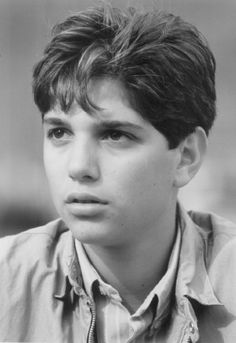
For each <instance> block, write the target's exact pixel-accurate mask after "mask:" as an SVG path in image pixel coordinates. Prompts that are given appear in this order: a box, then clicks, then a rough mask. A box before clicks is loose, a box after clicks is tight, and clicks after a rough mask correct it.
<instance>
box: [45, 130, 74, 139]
mask: <svg viewBox="0 0 236 343" xmlns="http://www.w3.org/2000/svg"><path fill="white" fill-rule="evenodd" d="M58 131H61V133H62V134H65V133H68V134H70V133H69V131H68V130H66V129H64V128H63V127H56V128H53V129H49V130H48V132H47V137H48V138H49V139H53V138H54V139H58V140H59V139H60V138H56V137H55V134H56V133H57V132H58Z"/></svg>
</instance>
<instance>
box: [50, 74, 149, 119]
mask: <svg viewBox="0 0 236 343" xmlns="http://www.w3.org/2000/svg"><path fill="white" fill-rule="evenodd" d="M88 97H89V99H90V100H91V102H92V103H94V104H95V105H96V106H97V107H98V109H96V110H94V111H92V113H89V116H90V117H91V120H93V121H101V120H102V121H103V120H119V121H130V122H133V123H136V124H138V125H140V126H146V125H150V124H149V122H148V121H146V120H145V119H143V118H142V116H141V115H140V114H139V113H138V112H137V111H136V110H135V109H133V108H132V106H131V104H130V101H129V98H128V94H127V91H126V89H125V87H124V86H123V84H122V82H120V81H119V80H117V79H113V78H96V79H93V80H91V81H90V83H89V85H88ZM84 112H85V111H84V110H83V109H82V108H81V107H80V106H79V105H78V104H77V103H75V102H74V103H73V104H72V106H71V108H70V109H69V111H68V113H64V112H63V110H62V109H61V108H60V106H59V105H58V104H56V106H55V107H54V108H53V109H52V110H50V111H49V112H47V113H46V114H45V116H44V117H45V118H47V117H50V116H60V117H62V116H66V117H67V119H68V120H69V119H70V118H73V117H74V116H75V115H76V114H79V113H84ZM87 114H88V113H87Z"/></svg>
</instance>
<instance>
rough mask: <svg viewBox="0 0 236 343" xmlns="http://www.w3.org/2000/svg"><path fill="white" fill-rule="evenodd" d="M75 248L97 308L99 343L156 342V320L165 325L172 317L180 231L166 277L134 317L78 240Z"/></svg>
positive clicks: (85, 283)
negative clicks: (154, 327)
mask: <svg viewBox="0 0 236 343" xmlns="http://www.w3.org/2000/svg"><path fill="white" fill-rule="evenodd" d="M75 245H76V251H77V254H78V259H79V261H80V267H81V273H82V278H83V282H84V287H85V290H86V292H87V294H88V295H89V296H90V297H91V298H93V301H95V304H96V317H97V325H96V331H97V340H98V342H102V343H112V342H115V343H119V342H137V343H139V342H142V343H145V342H149V343H152V342H156V337H155V336H156V335H155V334H154V331H153V330H150V328H151V325H152V323H153V319H154V317H156V318H157V319H158V320H159V323H160V325H161V323H162V321H163V320H164V319H165V318H166V317H167V316H168V314H169V307H170V301H171V299H172V295H173V291H174V283H175V279H176V271H177V266H178V259H179V251H180V246H181V229H180V227H178V229H177V235H176V239H175V243H174V246H173V249H172V253H171V256H170V259H169V263H168V268H167V271H166V273H165V275H164V276H163V277H162V279H161V280H160V281H159V282H158V284H157V285H156V286H155V287H154V289H153V290H152V291H151V292H150V293H149V294H148V296H147V297H146V299H145V300H144V302H143V303H142V304H141V305H140V307H139V308H138V309H137V310H136V312H135V313H134V314H132V315H131V314H130V312H129V310H128V309H127V308H126V307H125V306H124V305H123V304H122V299H121V297H120V294H119V293H118V291H117V290H116V289H115V288H113V287H112V286H110V285H109V284H107V283H106V282H104V281H103V280H102V278H101V277H100V275H99V274H98V272H97V271H96V270H95V268H94V267H93V266H92V265H91V263H90V261H89V259H88V257H87V254H86V252H85V250H84V248H83V246H82V244H81V243H80V242H79V241H78V240H76V244H75ZM96 284H97V285H98V286H97V292H95V295H94V294H93V288H94V287H93V286H94V285H96ZM152 305H155V307H156V308H153V306H152ZM111 318H112V320H111Z"/></svg>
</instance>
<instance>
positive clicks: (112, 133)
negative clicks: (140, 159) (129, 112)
mask: <svg viewBox="0 0 236 343" xmlns="http://www.w3.org/2000/svg"><path fill="white" fill-rule="evenodd" d="M102 138H103V139H104V140H110V141H115V142H117V141H121V140H124V139H128V138H129V135H128V133H125V132H123V131H121V130H107V131H106V132H104V133H103V135H102ZM130 138H131V137H130Z"/></svg>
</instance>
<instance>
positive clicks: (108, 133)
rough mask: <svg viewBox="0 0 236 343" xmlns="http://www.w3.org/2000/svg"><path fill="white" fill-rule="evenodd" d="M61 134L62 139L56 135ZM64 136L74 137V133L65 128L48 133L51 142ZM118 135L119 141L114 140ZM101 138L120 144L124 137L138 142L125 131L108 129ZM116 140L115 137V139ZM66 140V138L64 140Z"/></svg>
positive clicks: (51, 130) (58, 128)
mask: <svg viewBox="0 0 236 343" xmlns="http://www.w3.org/2000/svg"><path fill="white" fill-rule="evenodd" d="M58 132H60V133H61V137H56V136H55V135H56V133H58ZM64 134H67V135H69V136H71V135H72V133H71V132H70V131H68V130H67V129H65V128H63V127H56V128H52V129H49V130H48V132H47V137H48V138H49V139H51V140H53V139H54V140H56V141H60V140H63V136H64ZM114 134H115V135H118V136H119V138H118V139H112V137H111V136H112V135H114ZM99 136H100V137H101V138H102V140H109V139H111V140H112V141H114V142H115V141H117V142H119V140H120V139H121V138H122V137H124V138H127V139H128V140H131V141H132V140H133V141H134V140H137V138H136V137H135V136H134V135H133V134H131V133H129V132H126V131H123V130H119V129H106V130H104V131H103V132H101V133H100V134H99ZM113 138H114V137H113ZM64 139H65V138H64Z"/></svg>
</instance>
